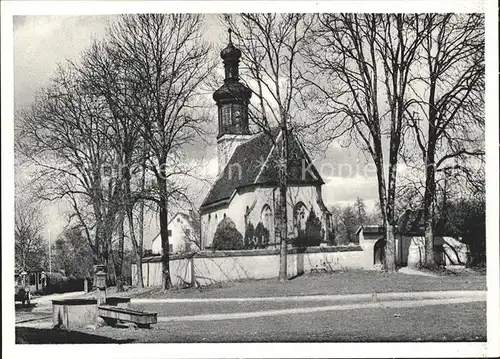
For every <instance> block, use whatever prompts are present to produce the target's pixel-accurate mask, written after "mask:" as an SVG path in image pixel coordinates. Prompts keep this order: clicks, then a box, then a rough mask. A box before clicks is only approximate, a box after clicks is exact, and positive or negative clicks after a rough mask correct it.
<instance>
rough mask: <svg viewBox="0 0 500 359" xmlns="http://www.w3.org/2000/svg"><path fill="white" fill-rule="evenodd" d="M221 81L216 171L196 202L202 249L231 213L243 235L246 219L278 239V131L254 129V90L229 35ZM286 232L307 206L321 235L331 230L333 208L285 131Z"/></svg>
mask: <svg viewBox="0 0 500 359" xmlns="http://www.w3.org/2000/svg"><path fill="white" fill-rule="evenodd" d="M220 55H221V58H222V60H223V63H224V69H225V79H224V84H223V85H222V86H221V87H220V88H219V89H217V90H216V91H215V92H214V94H213V99H214V100H215V103H216V105H217V108H218V135H217V157H218V158H217V159H218V161H217V162H218V176H217V179H216V181H215V183H214V184H213V185H212V187H211V189H210V190H209V192H208V194H207V196H206V197H205V199H204V200H203V203H202V205H201V207H200V215H201V248H211V246H212V242H213V239H214V234H215V230H216V229H217V226H218V224H219V223H220V222H221V221H222V220H224V219H225V218H230V219H231V220H232V221H233V222H234V224H235V226H236V228H237V229H238V231H239V232H240V233H241V234H242V236H244V234H245V230H246V228H247V226H248V225H250V223H251V224H252V225H253V226H254V227H255V226H257V225H258V224H259V223H262V225H263V226H264V227H265V228H266V229H267V230H268V233H269V245H277V244H278V243H279V241H280V238H279V232H277V231H276V230H275V223H277V219H278V218H279V187H278V168H277V166H276V164H277V163H278V162H279V155H280V146H281V145H282V133H281V130H280V129H279V128H275V129H271V130H270V131H262V132H259V133H255V134H252V133H251V132H250V128H249V116H248V106H249V104H250V98H251V96H252V91H251V90H250V89H249V88H248V87H247V86H245V85H244V84H243V83H241V82H240V81H239V62H240V58H241V51H240V50H239V49H238V48H236V47H235V46H234V45H233V43H232V42H231V37H229V44H228V45H227V46H226V48H224V49H223V50H222V51H221V53H220ZM288 154H289V155H288V158H289V160H288V193H287V197H288V198H287V217H288V235H289V238H290V239H293V238H295V237H296V236H297V235H298V233H299V230H304V229H305V224H306V220H307V218H308V216H309V214H310V212H311V211H314V214H315V215H316V216H317V217H318V218H319V219H320V220H321V226H322V231H321V234H322V238H323V241H324V242H327V240H328V238H329V236H330V233H331V213H330V212H329V211H328V209H327V208H326V206H325V204H324V203H323V198H322V192H321V188H322V185H323V184H324V181H323V180H322V178H321V176H320V174H319V172H318V171H317V169H316V168H315V167H314V165H313V163H312V161H311V158H310V157H309V155H308V154H307V152H306V151H305V149H304V147H303V145H302V144H301V143H300V141H299V140H298V139H297V137H295V136H294V135H293V134H290V133H289V134H288Z"/></svg>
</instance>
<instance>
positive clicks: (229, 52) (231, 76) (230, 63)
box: [220, 28, 241, 81]
mask: <svg viewBox="0 0 500 359" xmlns="http://www.w3.org/2000/svg"><path fill="white" fill-rule="evenodd" d="M227 32H228V35H229V36H228V37H229V42H228V44H227V46H226V47H225V48H224V49H223V50H222V51H221V52H220V57H222V60H224V69H225V72H226V78H225V80H224V81H230V80H235V81H238V79H239V74H238V65H239V63H240V58H241V51H240V49H238V48H237V47H235V46H234V45H233V41H232V39H231V33H232V32H233V30H231V29H230V28H229V29H228V30H227Z"/></svg>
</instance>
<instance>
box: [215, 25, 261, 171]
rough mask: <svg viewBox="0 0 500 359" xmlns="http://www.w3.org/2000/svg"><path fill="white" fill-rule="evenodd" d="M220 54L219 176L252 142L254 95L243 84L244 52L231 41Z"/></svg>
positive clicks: (216, 99) (217, 98)
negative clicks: (250, 116) (237, 152)
mask: <svg viewBox="0 0 500 359" xmlns="http://www.w3.org/2000/svg"><path fill="white" fill-rule="evenodd" d="M228 33H229V43H228V45H227V46H226V47H225V48H224V49H223V50H222V51H221V52H220V56H221V58H222V60H223V63H224V70H225V78H224V84H223V85H222V86H221V87H220V88H219V89H217V90H216V91H215V92H214V94H213V99H214V100H215V102H216V104H217V107H218V110H219V112H218V120H219V121H218V127H219V133H218V136H217V149H218V166H219V173H221V172H222V171H223V170H224V167H225V165H226V164H227V162H228V161H229V159H230V158H231V155H232V154H233V152H234V150H235V149H236V147H238V146H239V145H240V144H242V143H244V142H246V141H248V140H249V139H250V138H251V135H250V130H249V125H248V105H249V103H250V97H251V96H252V91H251V90H250V89H249V88H248V87H247V86H245V85H244V84H242V83H241V82H240V81H239V62H240V58H241V51H240V50H239V49H238V48H236V47H235V46H234V45H233V43H232V41H231V29H229V30H228Z"/></svg>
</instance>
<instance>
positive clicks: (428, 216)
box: [424, 149, 436, 269]
mask: <svg viewBox="0 0 500 359" xmlns="http://www.w3.org/2000/svg"><path fill="white" fill-rule="evenodd" d="M425 172H426V177H425V194H424V226H425V229H424V233H425V256H424V266H425V267H426V268H430V269H432V268H435V267H436V262H435V260H434V197H435V193H436V179H435V167H434V150H433V149H431V150H429V151H428V152H427V159H426V169H425Z"/></svg>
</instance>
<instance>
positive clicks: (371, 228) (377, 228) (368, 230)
mask: <svg viewBox="0 0 500 359" xmlns="http://www.w3.org/2000/svg"><path fill="white" fill-rule="evenodd" d="M361 230H363V233H364V234H384V226H381V225H365V226H360V227H359V228H358V229H357V230H356V234H359V232H361Z"/></svg>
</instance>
